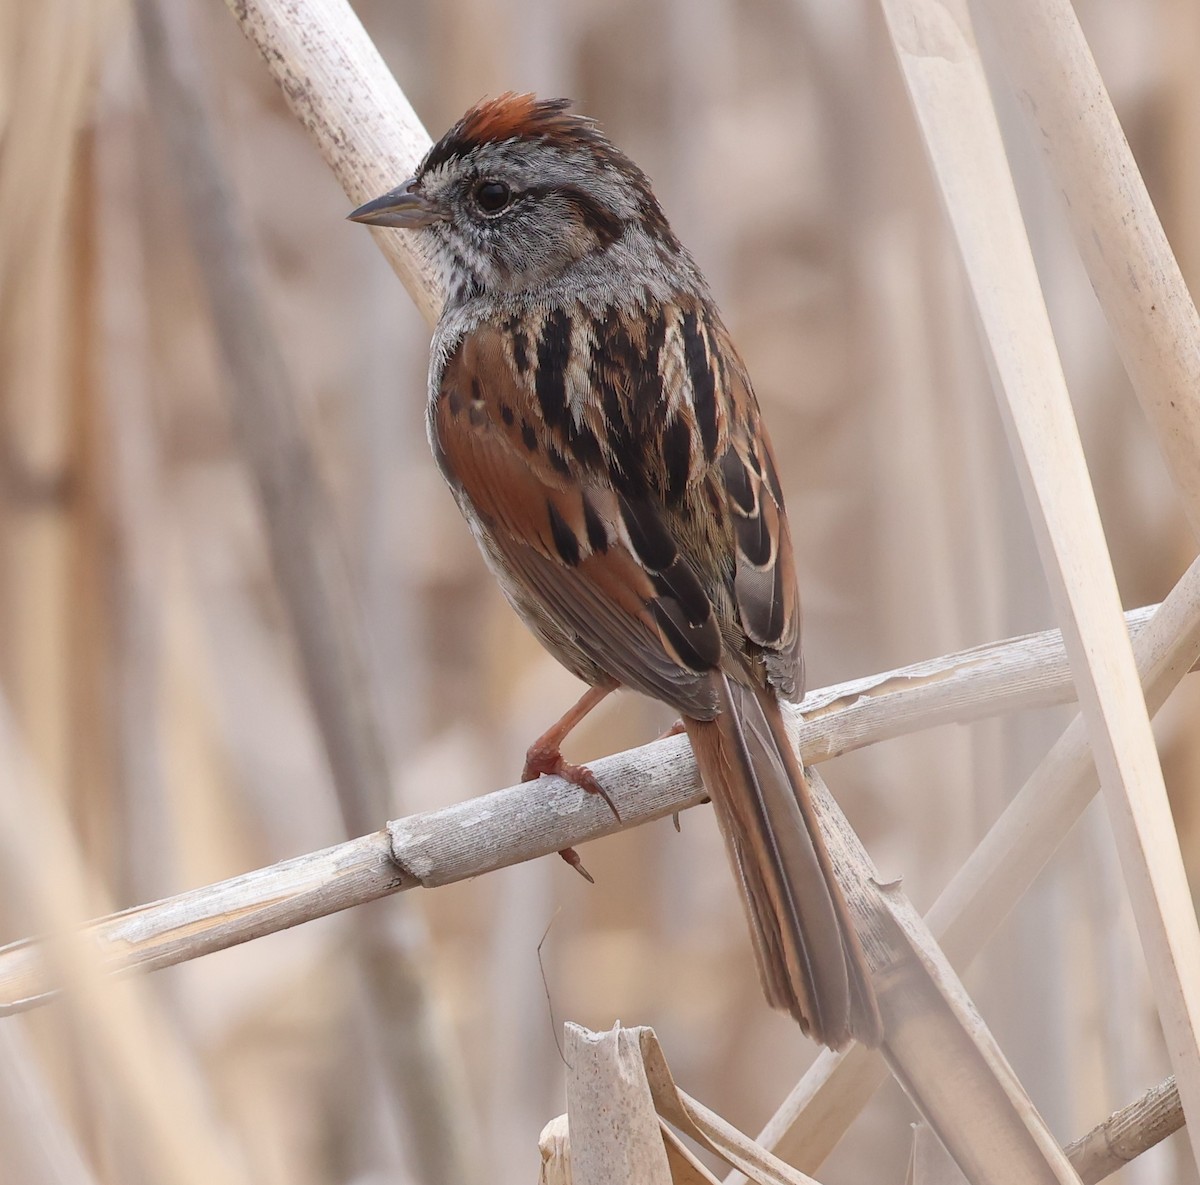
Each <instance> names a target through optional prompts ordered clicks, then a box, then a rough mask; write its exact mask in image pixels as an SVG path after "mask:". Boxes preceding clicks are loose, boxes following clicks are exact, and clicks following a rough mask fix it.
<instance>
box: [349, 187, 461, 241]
mask: <svg viewBox="0 0 1200 1185" xmlns="http://www.w3.org/2000/svg"><path fill="white" fill-rule="evenodd" d="M413 181H414V178H412V177H410V178H409V179H408V180H407V181H405V183H404V184H403V185H397V186H396V188H395V189H390V190H388V192H387V193H385V194H384V195H383V197H377V198H375V200H374V201H370V202H367V203H366V204H365V205H362V206H359V207H358V209H357V210H353V211H351V212H350V213H349V214H347V215H346V217H347V218H349V219H350V221H351V222H365V223H366V224H367V225H368V226H398V227H401V228H402V229H403V230H417V229H418V228H419V227H422V226H429V225H431V224H432V223H434V222H440V221H441V220H442V219H443V218H444V217H445V215H443V213H442V211H441V210H440V209H439V208H438V207H437V206H435V205H434V204H433V203H432V202H430V201H429V200H428V199H427V198H425V197H423V196H422V195H421V194H419V193H413V192H412V185H413Z"/></svg>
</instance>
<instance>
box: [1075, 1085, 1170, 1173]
mask: <svg viewBox="0 0 1200 1185" xmlns="http://www.w3.org/2000/svg"><path fill="white" fill-rule="evenodd" d="M1182 1126H1183V1105H1182V1104H1181V1103H1180V1101H1179V1091H1178V1089H1177V1088H1176V1086H1175V1079H1174V1078H1168V1079H1167V1080H1166V1081H1165V1082H1160V1083H1159V1084H1158V1085H1157V1086H1152V1087H1151V1088H1150V1089H1149V1090H1148V1091H1146V1093H1145V1094H1144V1095H1142V1096H1141V1098H1138V1099H1134V1101H1133V1102H1132V1103H1130V1104H1129V1105H1128V1106H1126V1107H1122V1108H1121V1109H1120V1110H1119V1111H1116V1112H1114V1113H1113V1114H1112V1115H1110V1116H1109V1117H1108V1118H1107V1119H1106V1120H1105V1121H1104V1122H1103V1123H1098V1124H1097V1125H1096V1126H1095V1127H1094V1128H1092V1130H1091V1131H1090V1132H1088V1133H1087V1135H1085V1136H1081V1137H1080V1138H1079V1139H1078V1140H1074V1141H1073V1142H1072V1143H1070V1144H1068V1145H1067V1149H1066V1152H1067V1155H1068V1156H1069V1157H1070V1159H1071V1163H1072V1164H1073V1165H1074V1166H1075V1171H1076V1172H1077V1173H1078V1174H1079V1177H1080V1180H1081V1181H1083V1185H1095V1182H1097V1181H1103V1180H1104V1178H1105V1177H1108V1176H1111V1175H1112V1174H1113V1173H1115V1172H1116V1171H1117V1170H1118V1169H1120V1168H1123V1167H1124V1166H1125V1165H1127V1164H1129V1162H1130V1161H1132V1160H1136V1159H1137V1158H1138V1157H1139V1156H1141V1154H1142V1153H1143V1152H1146V1151H1148V1150H1149V1149H1151V1148H1153V1147H1154V1146H1155V1145H1156V1144H1158V1143H1161V1142H1162V1141H1163V1140H1165V1139H1166V1138H1167V1137H1168V1136H1169V1135H1172V1134H1174V1133H1175V1132H1177V1131H1178V1130H1179V1129H1180V1128H1181V1127H1182Z"/></svg>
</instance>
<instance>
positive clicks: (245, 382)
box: [137, 0, 481, 1182]
mask: <svg viewBox="0 0 1200 1185" xmlns="http://www.w3.org/2000/svg"><path fill="white" fill-rule="evenodd" d="M137 14H138V22H139V28H140V30H141V35H142V43H143V46H144V49H145V57H146V63H147V69H148V75H149V80H150V89H151V91H152V93H153V95H154V97H155V100H156V103H155V106H156V108H157V110H158V112H159V114H160V117H161V119H162V125H163V128H164V130H165V132H166V134H167V139H168V141H169V142H170V145H171V147H172V149H173V154H174V163H175V167H176V170H177V172H178V175H179V179H180V185H181V189H182V195H183V199H184V207H185V209H186V210H187V214H188V223H189V229H190V230H191V233H192V236H193V241H194V245H195V254H196V258H197V262H198V263H199V266H200V272H201V275H202V277H203V281H204V286H205V289H206V294H207V297H208V303H209V309H210V312H211V315H212V318H213V324H214V328H215V331H216V338H217V343H218V346H219V348H220V350H221V354H222V357H223V360H224V362H225V366H226V370H227V373H228V376H229V379H230V395H231V404H232V412H233V420H234V425H235V428H236V433H237V438H238V444H239V446H240V448H241V450H242V452H243V455H244V456H245V459H246V462H247V465H248V468H249V469H250V472H251V474H252V476H253V477H254V479H255V483H256V486H257V489H258V494H259V502H260V506H261V508H262V512H263V520H264V526H265V528H266V536H267V541H268V544H269V547H270V553H271V560H272V566H273V569H274V572H275V576H276V582H277V585H278V588H279V591H280V594H281V596H282V599H283V602H284V604H285V605H286V607H287V610H288V613H289V615H290V617H291V623H292V627H293V631H292V632H293V637H294V639H295V642H296V646H297V649H298V651H299V655H300V659H301V669H302V672H303V674H304V677H305V683H306V686H307V690H308V694H309V699H310V701H311V703H312V705H313V709H314V715H315V717H316V721H317V725H318V728H319V730H320V735H321V739H322V742H323V745H324V749H325V753H326V755H327V757H328V760H329V766H330V772H331V773H332V776H333V782H334V786H335V789H336V791H337V796H338V802H339V805H340V808H341V813H342V818H343V820H344V822H345V826H346V830H347V833H348V834H351V835H355V834H361V833H363V832H366V831H369V830H370V829H371V828H372V827H374V826H376V825H378V823H379V822H380V821H381V820H383V819H385V818H386V817H387V810H388V805H389V801H390V797H391V786H392V777H391V771H390V769H389V766H388V760H387V754H386V745H385V741H384V729H383V726H382V723H381V721H382V716H383V714H382V712H381V710H380V705H379V703H378V699H377V696H376V694H375V691H374V688H373V687H372V685H371V681H370V677H369V674H368V664H367V661H366V643H365V638H364V623H363V620H362V611H361V606H360V604H359V602H358V600H357V598H356V596H355V593H354V591H353V589H352V581H351V576H350V572H349V568H348V565H347V562H346V557H345V551H344V549H343V546H342V541H341V539H340V538H339V535H338V529H337V524H336V517H335V513H334V508H333V505H332V500H331V499H330V497H329V495H328V492H327V490H326V489H325V487H324V485H323V483H322V481H321V478H320V474H319V472H318V465H317V457H316V448H315V446H314V443H313V439H312V433H311V430H310V428H309V426H308V425H305V424H304V423H302V422H301V419H300V415H299V413H298V411H297V406H296V400H295V395H294V388H293V384H292V382H291V379H290V376H289V374H288V369H287V365H286V362H285V360H284V357H283V352H282V350H281V348H280V347H279V345H278V342H277V340H276V338H275V335H274V334H273V333H272V331H271V324H270V320H269V318H268V316H267V314H266V309H265V304H264V301H263V297H262V294H261V292H260V290H259V286H258V283H257V277H256V276H255V275H254V273H253V269H252V260H253V251H252V249H251V245H250V239H249V233H248V231H247V229H246V227H245V225H244V221H243V218H242V215H241V212H240V210H239V208H238V206H237V202H236V200H235V198H234V196H233V191H232V186H231V184H230V182H229V180H228V178H227V176H226V172H225V169H224V167H223V165H222V163H221V160H220V157H219V154H218V152H217V148H216V145H215V143H214V140H213V136H212V132H211V127H210V121H209V119H208V116H207V113H206V111H205V105H204V98H203V90H202V85H201V81H200V76H199V71H198V68H197V67H196V64H195V61H194V58H193V55H192V54H191V53H190V51H189V49H188V48H187V46H188V38H187V36H186V31H185V30H184V28H183V27H182V25H181V20H180V12H179V10H178V9H177V8H173V7H172V6H171V5H169V4H164V3H161V0H140V2H139V3H138V5H137ZM360 926H361V928H360V932H359V939H360V945H359V951H358V955H359V969H360V971H361V972H362V973H363V978H364V981H365V983H366V986H367V998H368V1000H369V1005H368V1007H369V1009H370V1011H371V1017H370V1022H369V1025H368V1027H369V1029H370V1031H371V1033H372V1039H373V1041H374V1042H375V1043H376V1045H377V1046H379V1047H381V1048H382V1049H383V1050H384V1051H385V1055H384V1056H383V1057H382V1059H381V1060H382V1064H383V1068H384V1071H385V1075H386V1077H385V1081H386V1082H388V1084H389V1086H390V1088H391V1090H392V1091H393V1093H394V1095H395V1098H396V1100H397V1102H398V1104H399V1105H400V1106H402V1108H403V1111H404V1115H405V1118H406V1122H407V1127H408V1135H409V1142H410V1145H411V1147H412V1149H413V1154H414V1159H415V1160H416V1162H417V1166H418V1171H419V1172H420V1173H421V1175H422V1176H423V1177H425V1178H426V1179H427V1180H431V1181H438V1180H446V1181H461V1182H469V1181H471V1180H476V1179H480V1173H481V1168H480V1167H479V1166H476V1165H472V1164H471V1163H470V1149H471V1148H472V1146H473V1145H472V1140H471V1138H470V1134H469V1132H468V1131H467V1127H468V1124H467V1123H466V1121H465V1119H464V1114H465V1111H466V1103H465V1100H464V1099H463V1098H462V1092H461V1090H460V1089H459V1088H458V1084H457V1082H456V1080H455V1074H454V1071H453V1068H452V1067H453V1066H454V1065H455V1064H456V1063H457V1055H456V1054H455V1053H454V1052H453V1051H452V1050H451V1049H450V1048H449V1047H448V1037H447V1035H446V1034H445V1032H444V1031H443V1029H442V1027H441V1026H440V1025H439V1024H438V1023H437V1020H436V1018H435V1015H434V1009H433V1005H432V1001H431V998H430V993H429V989H428V985H427V983H426V965H427V960H425V959H424V958H423V957H422V954H423V948H424V947H425V946H426V944H425V943H424V942H423V941H422V938H423V936H424V930H423V929H422V928H421V927H420V926H418V925H415V924H414V925H410V926H408V927H407V928H405V929H403V930H402V929H401V928H400V927H398V926H388V925H386V919H385V918H383V917H382V916H379V915H375V914H368V915H366V916H365V917H364V918H363V920H362V922H361V923H360Z"/></svg>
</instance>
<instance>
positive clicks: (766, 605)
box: [431, 312, 794, 717]
mask: <svg viewBox="0 0 1200 1185" xmlns="http://www.w3.org/2000/svg"><path fill="white" fill-rule="evenodd" d="M581 315H582V314H581ZM558 318H561V320H558ZM696 324H697V321H696V317H695V315H693V317H692V318H691V319H688V320H685V319H684V318H683V317H680V318H679V319H678V320H677V321H676V322H675V324H674V325H673V326H666V325H662V326H659V327H657V328H656V326H655V324H654V319H653V318H648V317H644V316H643V317H640V318H638V319H637V320H632V319H629V318H624V317H621V316H619V315H617V314H615V313H613V314H612V315H611V316H610V317H608V318H605V319H602V320H595V321H591V322H588V323H587V324H586V325H585V326H584V327H581V326H580V320H579V317H576V318H574V319H568V318H567V317H566V315H565V314H561V313H555V312H551V313H549V314H547V315H546V316H545V317H544V319H543V321H542V324H541V325H540V326H539V327H538V331H537V332H536V334H534V335H533V337H532V340H530V337H529V332H528V328H516V327H504V326H500V327H495V326H483V327H480V328H477V329H475V330H473V331H472V332H471V333H469V334H468V335H467V336H466V337H464V338H463V340H462V341H461V342H460V343H459V345H458V347H457V348H456V349H455V350H454V351H453V352H452V353H451V355H450V357H449V358H448V360H447V362H446V365H445V366H444V368H443V370H442V372H441V375H440V379H439V381H438V383H437V387H436V389H435V393H434V403H433V406H432V408H431V428H432V433H431V435H432V437H433V440H434V445H435V451H436V453H437V456H438V461H439V464H440V465H441V467H442V470H443V472H444V473H445V474H446V476H447V479H448V480H449V482H450V484H451V486H452V487H453V488H454V490H455V492H456V495H457V497H458V498H459V500H460V503H463V504H464V509H469V510H470V512H472V513H473V515H474V516H475V518H476V520H477V524H478V530H479V531H480V532H481V533H482V535H483V536H484V542H485V546H486V547H487V548H488V549H489V551H490V553H491V555H492V557H493V561H494V563H495V566H496V567H497V569H498V571H499V575H500V577H501V579H502V580H504V581H506V582H507V583H508V592H509V595H510V598H511V599H512V600H513V601H514V603H516V604H517V605H518V606H521V605H525V606H531V605H532V606H536V612H537V613H539V614H541V615H543V616H544V617H545V618H547V619H549V620H550V621H551V622H553V625H554V627H555V628H554V630H553V631H545V630H538V631H537V632H538V633H539V635H540V636H541V637H542V638H543V640H547V644H551V643H550V642H549V641H548V634H549V635H550V636H553V635H554V634H558V635H565V636H566V637H568V638H569V639H571V641H572V642H573V644H574V645H576V646H577V648H578V649H579V650H580V651H581V652H582V653H584V654H586V655H587V656H588V657H589V658H590V659H591V660H592V661H593V662H594V663H595V664H596V665H597V666H599V667H600V668H601V669H602V670H604V671H605V672H606V673H608V674H609V675H611V676H612V677H613V678H615V679H616V680H618V681H619V682H621V683H622V684H625V685H626V686H629V687H633V688H635V689H637V690H640V691H643V692H644V693H646V694H648V695H651V696H653V697H655V698H657V699H661V700H664V701H666V702H668V703H670V704H672V705H674V706H675V707H676V708H677V709H678V710H680V711H682V712H686V713H688V714H690V715H693V716H699V717H704V716H708V715H711V713H712V712H713V711H714V710H715V699H714V691H713V686H712V682H711V678H710V672H711V671H712V670H714V669H715V668H717V667H720V666H722V665H723V664H724V663H725V660H726V656H727V654H728V651H729V648H730V644H731V642H732V643H733V645H734V646H735V647H738V646H741V647H742V649H743V650H745V649H746V647H745V645H744V643H745V639H746V638H747V637H748V639H749V642H750V648H751V649H753V650H754V651H755V652H756V653H758V652H760V651H764V652H765V651H767V650H770V651H771V653H775V652H776V649H775V648H773V647H772V642H771V640H772V639H774V640H776V647H777V646H778V641H779V640H782V641H784V642H785V644H786V640H787V638H788V629H789V625H788V622H787V619H788V608H789V602H788V598H787V595H786V589H787V587H789V582H790V581H791V570H790V560H791V554H790V545H789V544H787V538H786V524H785V522H784V520H783V517H782V512H781V509H780V503H779V501H778V499H777V497H776V495H775V493H773V492H772V488H771V478H770V477H769V476H768V474H772V475H773V473H774V469H773V460H772V459H771V458H770V453H769V449H768V448H766V446H765V442H764V444H763V447H762V448H758V449H756V448H755V446H754V445H753V444H750V443H741V444H740V446H739V439H740V436H741V435H743V434H742V433H741V432H740V429H739V428H738V425H733V428H734V431H733V432H730V431H728V425H727V423H726V420H727V418H728V415H729V413H728V403H727V400H726V398H725V390H726V388H725V387H724V386H723V385H722V384H723V381H725V380H732V381H735V382H740V381H741V380H740V379H736V378H734V377H733V375H732V371H733V366H732V365H727V364H725V363H723V362H719V361H718V360H717V354H716V351H717V348H718V347H717V344H716V338H715V335H714V336H711V337H706V336H705V335H704V333H703V330H700V331H697V329H696ZM697 332H699V333H700V335H701V341H700V342H699V343H697V342H696V341H695V340H693V335H695V334H696V333H697ZM580 333H587V334H590V335H591V341H590V342H587V343H583V342H581V341H579V340H573V339H572V335H573V334H580ZM518 334H519V335H520V338H518ZM705 341H708V342H710V343H711V349H710V351H709V353H706V352H705ZM689 343H690V344H689ZM585 344H586V346H587V348H583V347H584V346H585ZM697 346H698V347H699V348H698V349H697ZM701 356H703V357H704V358H705V359H706V361H705V365H706V366H708V367H709V368H710V369H709V373H711V374H712V375H713V376H714V378H713V382H712V383H710V384H709V386H708V387H704V386H703V384H701V388H702V389H701V390H700V391H699V392H693V388H694V387H695V385H696V383H695V379H694V376H689V366H691V367H692V368H695V367H698V366H699V365H700V361H699V359H700V357H701ZM734 361H735V362H736V357H735V359H734ZM740 369H741V368H740V363H737V370H738V372H739V373H740ZM718 385H721V389H720V390H715V388H716V387H717V386H718ZM744 391H745V393H746V394H748V393H749V388H748V385H747V386H745V388H744ZM750 400H751V404H752V403H753V397H752V396H750ZM751 410H752V411H753V416H754V418H755V419H757V408H754V407H751ZM731 480H732V485H730V484H729V483H730V481H731ZM776 485H777V483H776ZM781 528H782V535H781V534H780V529H781ZM764 539H766V540H767V541H766V542H765V543H764ZM781 540H782V542H781ZM781 581H782V585H781ZM780 587H782V588H783V589H784V590H785V591H784V593H781V592H780ZM792 588H793V591H792V593H791V596H792V600H793V601H794V586H792ZM743 604H744V605H745V610H744V611H745V612H746V613H747V624H746V627H745V629H744V631H743V627H742V625H741V623H740V620H739V617H740V614H741V612H743V610H742V606H743ZM528 615H530V616H532V612H531V613H529V614H528ZM551 648H552V649H553V648H554V647H553V646H552V647H551ZM560 657H561V656H560ZM564 661H566V660H565V659H564ZM568 665H570V664H569V663H568ZM768 669H770V667H769V666H768ZM786 683H787V680H786V678H785V679H784V681H783V683H782V684H780V686H781V690H785V691H786V690H788V688H787V687H786V686H784V684H786Z"/></svg>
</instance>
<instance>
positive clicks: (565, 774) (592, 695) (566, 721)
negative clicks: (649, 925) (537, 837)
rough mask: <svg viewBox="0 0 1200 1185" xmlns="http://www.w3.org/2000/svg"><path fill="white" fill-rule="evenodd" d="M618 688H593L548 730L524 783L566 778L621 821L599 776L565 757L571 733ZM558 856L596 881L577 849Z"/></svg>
mask: <svg viewBox="0 0 1200 1185" xmlns="http://www.w3.org/2000/svg"><path fill="white" fill-rule="evenodd" d="M616 688H617V685H616V684H615V683H602V684H600V685H599V686H598V687H589V688H588V689H587V691H585V692H584V693H583V695H581V696H580V697H579V699H578V701H577V702H576V703H575V704H574V705H572V707H571V708H569V709H568V710H567V711H566V712H565V713H564V714H563V717H562V719H561V720H559V721H558V722H557V723H556V724H554V725H552V726H551V727H550V728H548V729H546V731H545V732H544V733H542V735H541V736H540V737H538V739H537V740H536V741H534V742H533V744H532V745H530V746H529V748H528V750H527V751H526V753H525V768H524V769H523V770H522V771H521V781H523V782H531V781H533V780H534V779H535V778H539V777H541V776H542V774H553V775H555V776H556V777H560V778H565V779H566V780H567V781H568V782H574V783H575V785H576V786H580V787H582V788H583V789H584V790H586V791H587V792H588V793H589V794H599V795H600V797H601V798H603V799H604V801H605V802H606V803H607V804H608V809H609V810H610V811H612V813H613V817H614V818H616V819H617V820H618V821H619V820H620V818H621V812H620V811H618V810H617V808H616V806H615V805H614V803H613V800H612V799H611V798H610V797H609V796H608V792H607V791H606V790H605V789H604V787H603V786H601V785H600V783H599V782H598V781H596V775H595V774H593V773H592V771H591V770H590V769H588V767H587V766H586V765H572V764H571V763H570V762H569V761H566V760H564V759H563V755H562V743H563V741H565V740H566V739H567V735H568V734H569V733H570V732H571V730H572V729H574V728H575V726H576V725H577V724H578V723H579V722H580V721H581V720H582V719H583V718H584V717H585V716H586V715H587V714H588V713H589V712H590V711H591V710H592V709H593V708H594V707H595V706H596V705H597V704H599V703H600V701H601V700H603V699H604V698H605V697H606V696H607V695H608V694H609V692H612V691H615V690H616ZM558 854H559V855H560V856H561V857H562V858H563V859H564V860H565V861H566V862H567V863H568V864H569V865H570V866H571V867H572V868H574V869H575V871H576V872H578V873H579V875H580V876H582V877H584V878H585V879H586V880H588V881H590V880H591V879H592V878H591V877H590V876H589V875H588V872H587V869H586V868H584V866H583V864H582V863H581V862H580V859H579V853H578V852H577V851H575V849H574V848H563V849H562V851H561V852H559V853H558Z"/></svg>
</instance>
